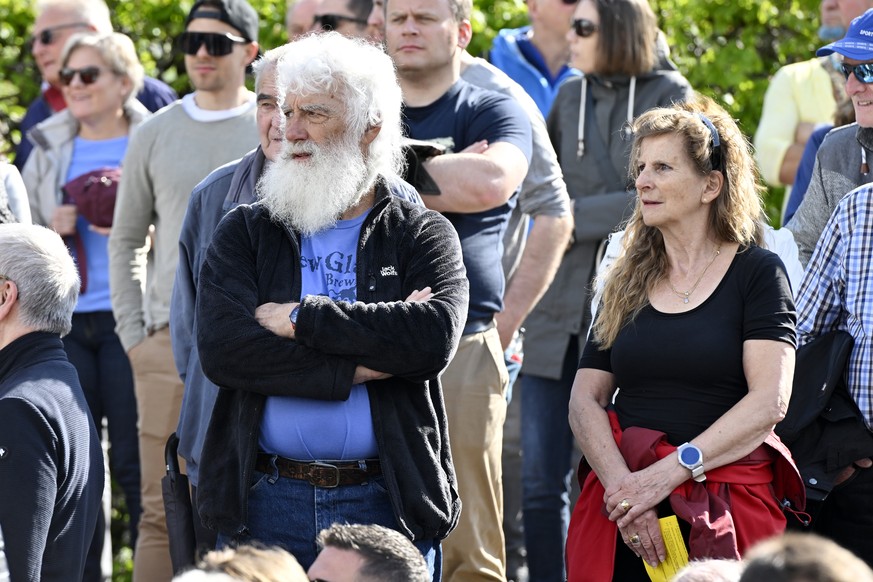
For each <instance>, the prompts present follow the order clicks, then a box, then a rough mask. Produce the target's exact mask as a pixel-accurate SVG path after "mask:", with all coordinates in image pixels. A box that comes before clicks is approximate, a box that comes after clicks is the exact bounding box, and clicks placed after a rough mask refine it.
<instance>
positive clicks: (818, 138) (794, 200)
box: [782, 125, 834, 226]
mask: <svg viewBox="0 0 873 582" xmlns="http://www.w3.org/2000/svg"><path fill="white" fill-rule="evenodd" d="M833 128H834V126H833V125H825V126H822V127H820V128H818V129H816V130H815V131H813V132H812V135H810V136H809V141H808V142H806V147H805V148H804V150H803V157H801V158H800V165H799V166H797V174H796V175H795V177H794V185H793V186H792V187H791V196H789V198H788V204H787V205H786V206H785V216H784V217H783V219H782V226H785V225H786V224H788V221H789V220H791V217H792V216H794V213H795V212H797V208H798V207H799V206H800V203H801V202H803V197H804V195H805V194H806V189H807V188H809V181H810V179H811V178H812V169H813V168H814V167H815V156H816V154H818V148H819V147H821V144H822V142H823V141H824V138H825V136H826V135H827V134H828V132H829V131H830V130H832V129H833Z"/></svg>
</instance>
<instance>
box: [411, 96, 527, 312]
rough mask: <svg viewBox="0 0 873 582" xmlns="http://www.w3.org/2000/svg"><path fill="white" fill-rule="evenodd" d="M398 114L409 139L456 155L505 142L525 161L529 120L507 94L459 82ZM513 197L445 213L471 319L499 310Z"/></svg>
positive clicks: (501, 305) (500, 307)
mask: <svg viewBox="0 0 873 582" xmlns="http://www.w3.org/2000/svg"><path fill="white" fill-rule="evenodd" d="M403 116H404V123H405V125H406V129H407V134H408V135H409V137H411V138H413V139H420V140H425V141H432V142H436V143H439V144H442V145H444V146H446V147H447V148H449V150H448V151H449V152H460V151H461V150H463V149H464V148H466V147H467V146H469V145H471V144H473V143H475V142H477V141H480V140H483V139H484V140H488V143H489V144H493V143H497V142H507V143H511V144H512V145H514V146H517V147H518V148H519V149H520V150H521V151H522V152H523V153H524V155H525V156H526V157H527V159H528V162H530V156H531V129H530V119H529V117H528V116H527V114H526V113H525V112H524V110H523V109H522V108H521V106H520V105H519V104H518V103H516V101H515V100H514V99H512V98H511V97H508V96H507V95H503V94H501V93H497V92H495V91H489V90H487V89H482V88H479V87H476V86H474V85H471V84H470V83H467V82H466V81H464V80H459V81H458V82H456V83H455V84H454V85H452V86H451V88H450V89H449V90H448V91H447V92H446V93H445V94H444V95H443V96H442V97H440V98H439V99H437V100H436V101H434V102H433V103H431V104H430V105H426V106H424V107H404V109H403ZM517 196H518V195H517V192H516V194H514V195H513V196H512V198H511V199H510V200H509V202H507V203H506V204H503V205H501V206H498V207H497V208H493V209H491V210H486V211H484V212H474V213H469V214H460V213H455V212H446V213H445V216H446V218H448V219H449V221H451V223H452V225H453V226H454V227H455V230H457V231H458V237H459V238H460V240H461V248H462V250H463V253H464V266H465V267H466V268H467V278H468V279H469V280H470V306H469V311H468V315H467V317H468V320H470V321H472V320H481V319H488V318H490V317H492V316H493V315H494V314H495V313H497V312H499V311H502V310H503V287H504V277H503V264H502V262H501V260H502V257H503V233H504V231H505V230H506V224H507V222H508V221H509V215H510V213H511V212H512V209H513V208H514V207H515V203H516V198H517Z"/></svg>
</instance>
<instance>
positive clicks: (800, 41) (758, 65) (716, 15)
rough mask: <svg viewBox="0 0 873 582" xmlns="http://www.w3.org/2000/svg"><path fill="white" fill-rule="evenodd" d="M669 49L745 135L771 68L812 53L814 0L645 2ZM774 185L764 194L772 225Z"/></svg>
mask: <svg viewBox="0 0 873 582" xmlns="http://www.w3.org/2000/svg"><path fill="white" fill-rule="evenodd" d="M650 3H651V5H652V8H653V9H654V10H655V13H656V14H657V15H658V22H659V23H660V24H661V28H662V29H663V30H664V32H665V33H666V35H667V39H668V42H669V43H670V46H671V47H672V50H673V60H674V61H675V62H676V64H677V65H678V67H679V70H680V71H682V73H683V74H684V75H685V76H686V77H687V78H688V80H689V81H690V82H691V85H692V86H693V87H694V88H695V89H696V90H697V91H699V92H700V93H703V94H705V95H708V96H710V97H712V98H714V99H715V100H717V101H718V102H719V103H721V104H722V105H723V106H724V107H726V108H727V110H728V111H729V112H730V113H731V114H732V115H733V116H734V118H735V119H737V121H738V123H739V125H740V128H741V129H742V130H743V132H745V133H746V135H748V136H749V138H750V139H751V137H752V136H753V135H754V134H755V130H756V129H757V127H758V119H759V117H760V115H761V107H762V105H763V102H764V93H765V91H766V90H767V85H768V83H769V79H770V76H772V75H773V73H775V72H776V70H777V69H779V67H781V66H783V65H786V64H789V63H792V62H796V61H800V60H805V59H809V58H812V57H813V56H814V54H815V50H816V49H817V48H818V47H819V46H821V44H822V43H821V41H819V40H818V37H817V36H816V30H817V28H818V6H819V0H775V1H771V0H704V1H701V0H650ZM782 196H783V189H782V188H773V189H771V190H770V191H769V192H768V194H767V196H766V197H765V202H766V205H767V214H768V216H769V217H770V219H771V221H773V222H774V223H776V222H778V220H779V217H780V211H781V208H782Z"/></svg>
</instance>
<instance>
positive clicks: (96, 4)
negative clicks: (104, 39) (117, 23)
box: [36, 0, 112, 34]
mask: <svg viewBox="0 0 873 582" xmlns="http://www.w3.org/2000/svg"><path fill="white" fill-rule="evenodd" d="M47 10H58V11H62V12H67V13H69V14H72V15H73V16H74V17H75V18H77V19H78V20H80V21H82V22H84V23H86V24H89V25H91V26H93V27H94V29H95V30H96V31H97V32H99V33H102V34H108V33H110V32H112V21H111V20H110V18H109V7H108V6H107V5H106V2H104V1H103V0H37V3H36V13H37V14H42V13H43V12H45V11H47Z"/></svg>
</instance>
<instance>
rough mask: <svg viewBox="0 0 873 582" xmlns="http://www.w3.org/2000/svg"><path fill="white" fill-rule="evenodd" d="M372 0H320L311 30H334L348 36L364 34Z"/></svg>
mask: <svg viewBox="0 0 873 582" xmlns="http://www.w3.org/2000/svg"><path fill="white" fill-rule="evenodd" d="M372 9H373V0H320V2H319V3H318V8H316V10H315V21H314V22H313V24H312V30H335V31H337V32H338V33H340V34H344V35H346V36H349V37H355V38H356V37H362V36H365V32H366V30H367V17H368V16H369V15H370V10H372Z"/></svg>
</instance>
